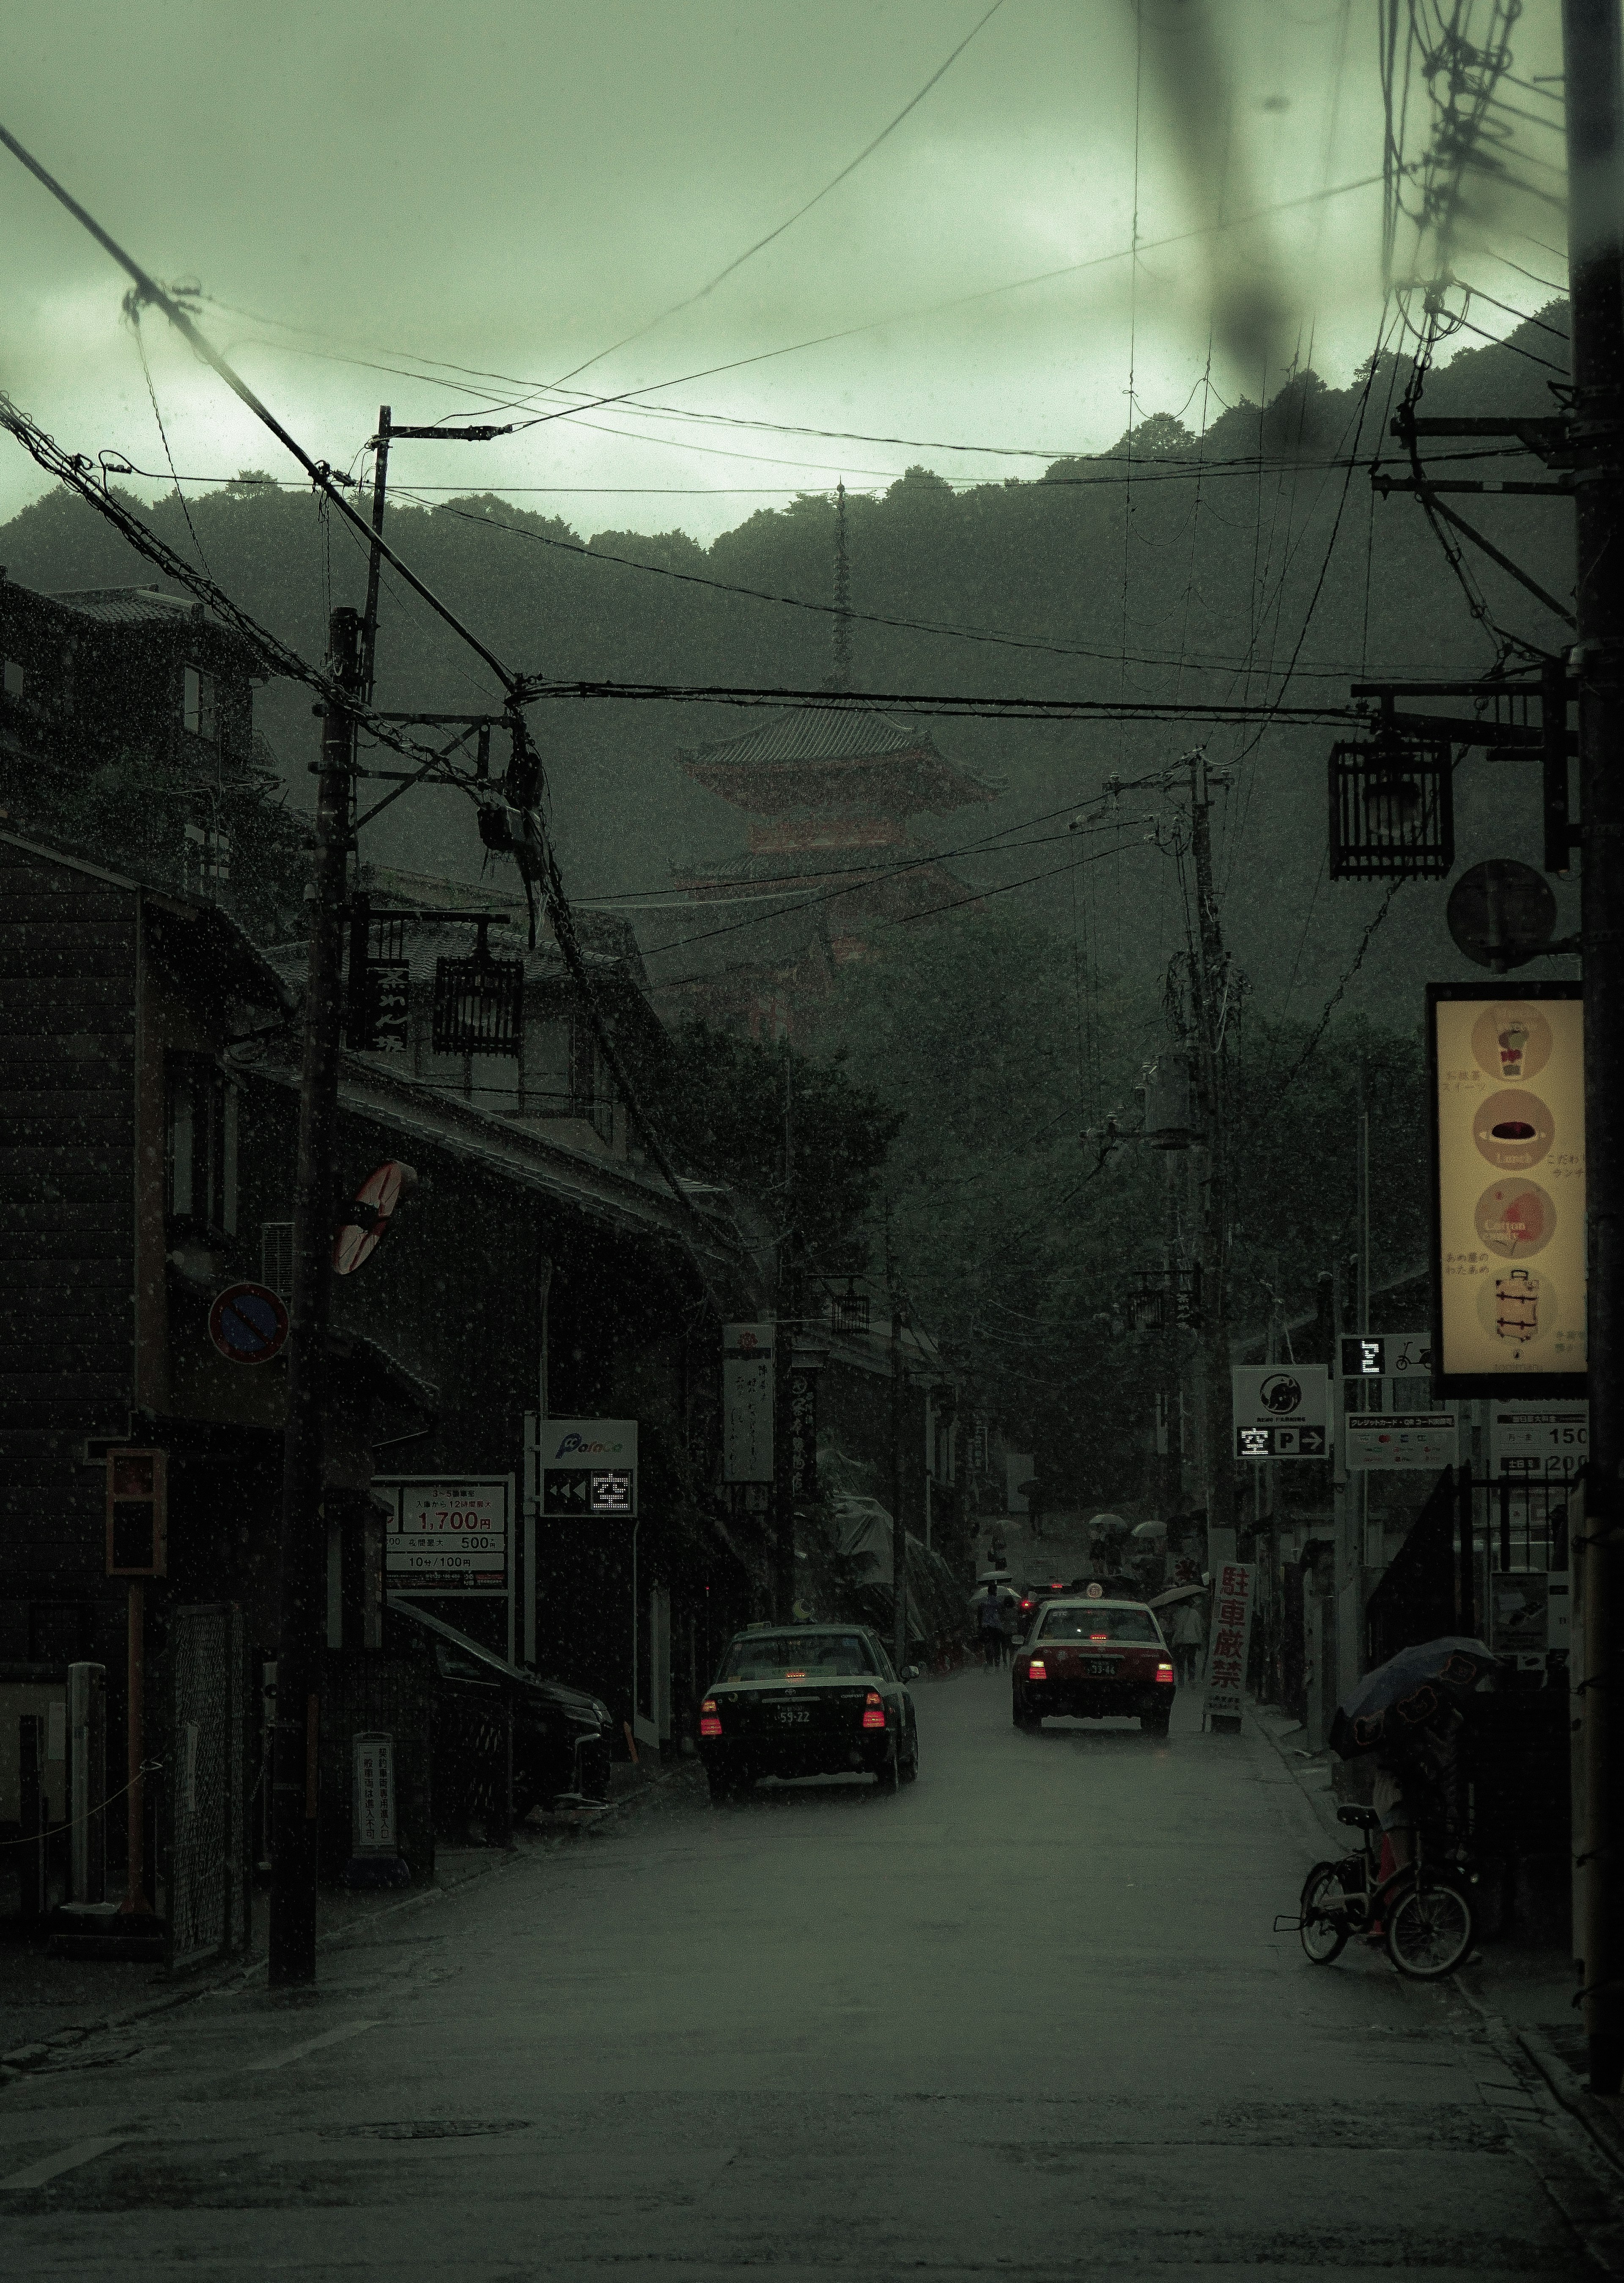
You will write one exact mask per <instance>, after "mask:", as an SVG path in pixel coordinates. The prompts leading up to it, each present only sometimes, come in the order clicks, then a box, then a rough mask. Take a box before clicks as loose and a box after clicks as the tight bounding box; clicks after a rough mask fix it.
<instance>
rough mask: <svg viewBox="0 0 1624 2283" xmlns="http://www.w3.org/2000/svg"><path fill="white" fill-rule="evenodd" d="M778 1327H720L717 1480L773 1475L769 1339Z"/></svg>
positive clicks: (769, 1478) (758, 1479)
mask: <svg viewBox="0 0 1624 2283" xmlns="http://www.w3.org/2000/svg"><path fill="white" fill-rule="evenodd" d="M776 1329H777V1327H776V1326H775V1325H773V1324H771V1323H765V1324H724V1325H723V1327H722V1480H723V1481H724V1482H725V1483H770V1482H771V1481H772V1479H773V1335H774V1333H775V1331H776Z"/></svg>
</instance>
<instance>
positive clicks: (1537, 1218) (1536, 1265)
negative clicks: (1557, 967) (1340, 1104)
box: [1426, 983, 1585, 1397]
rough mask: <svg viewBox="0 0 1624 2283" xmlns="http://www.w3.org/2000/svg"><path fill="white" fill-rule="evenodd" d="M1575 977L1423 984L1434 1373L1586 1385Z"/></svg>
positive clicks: (1547, 1385)
mask: <svg viewBox="0 0 1624 2283" xmlns="http://www.w3.org/2000/svg"><path fill="white" fill-rule="evenodd" d="M1579 992H1580V986H1579V985H1578V984H1576V983H1535V984H1528V985H1526V986H1524V987H1523V989H1522V990H1521V991H1520V992H1512V993H1506V994H1505V995H1504V996H1503V997H1491V996H1490V995H1489V994H1488V993H1486V992H1484V991H1482V990H1481V989H1480V988H1476V987H1474V986H1471V985H1467V984H1451V983H1433V984H1429V985H1428V986H1427V992H1426V1002H1427V1047H1428V1061H1429V1064H1430V1072H1431V1079H1432V1096H1433V1208H1434V1210H1433V1294H1434V1303H1433V1314H1434V1325H1433V1330H1434V1340H1433V1355H1434V1387H1435V1389H1436V1391H1437V1392H1438V1393H1439V1394H1441V1395H1444V1396H1451V1395H1465V1396H1490V1397H1492V1396H1509V1395H1511V1393H1512V1392H1513V1391H1515V1390H1516V1389H1517V1388H1518V1387H1519V1386H1530V1387H1532V1388H1533V1389H1535V1391H1537V1392H1539V1393H1540V1394H1542V1395H1575V1396H1580V1395H1582V1394H1583V1393H1584V1391H1585V1376H1584V1375H1585V1225H1584V1224H1585V1179H1584V1167H1585V1155H1584V1029H1583V1024H1584V1012H1583V1009H1582V1007H1581V1003H1580V997H1579Z"/></svg>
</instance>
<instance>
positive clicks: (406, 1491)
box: [372, 1475, 513, 1595]
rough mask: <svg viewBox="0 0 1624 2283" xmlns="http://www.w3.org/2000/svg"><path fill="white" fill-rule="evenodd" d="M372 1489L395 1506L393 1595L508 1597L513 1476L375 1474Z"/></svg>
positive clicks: (389, 1547) (388, 1570)
mask: <svg viewBox="0 0 1624 2283" xmlns="http://www.w3.org/2000/svg"><path fill="white" fill-rule="evenodd" d="M372 1487H373V1489H374V1490H375V1491H377V1492H379V1493H380V1494H381V1495H382V1496H383V1497H385V1498H386V1499H390V1500H392V1502H393V1506H394V1512H393V1514H392V1516H391V1517H390V1521H389V1526H388V1529H387V1531H386V1532H385V1541H384V1574H385V1584H386V1585H387V1586H388V1588H389V1590H390V1592H391V1593H435V1594H439V1593H456V1594H459V1595H460V1594H469V1593H503V1594H505V1593H507V1591H508V1586H509V1577H510V1574H511V1573H510V1568H509V1564H510V1562H511V1560H512V1512H513V1477H512V1476H511V1475H482V1476H471V1477H463V1476H455V1475H417V1476H397V1477H394V1478H392V1479H388V1478H385V1477H378V1476H376V1475H375V1476H374V1477H373V1479H372Z"/></svg>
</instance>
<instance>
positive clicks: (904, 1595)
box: [891, 1287, 908, 1672]
mask: <svg viewBox="0 0 1624 2283" xmlns="http://www.w3.org/2000/svg"><path fill="white" fill-rule="evenodd" d="M906 1385H907V1383H906V1381H905V1378H904V1376H903V1368H902V1305H901V1303H900V1302H899V1301H898V1299H897V1294H896V1290H895V1288H894V1287H893V1289H892V1292H891V1603H892V1618H891V1663H892V1664H894V1665H895V1666H896V1668H897V1671H898V1672H900V1671H902V1668H903V1666H904V1665H905V1664H906V1663H907V1661H908V1518H907V1516H906V1514H905V1512H904V1511H903V1506H904V1492H905V1484H906V1479H907V1477H906V1461H905V1453H904V1449H903V1411H904V1397H905V1393H906Z"/></svg>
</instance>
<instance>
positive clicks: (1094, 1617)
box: [1040, 1602, 1162, 1643]
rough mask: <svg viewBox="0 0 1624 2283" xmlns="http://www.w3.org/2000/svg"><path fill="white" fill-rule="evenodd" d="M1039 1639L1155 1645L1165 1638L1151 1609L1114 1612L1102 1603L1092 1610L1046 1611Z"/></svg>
mask: <svg viewBox="0 0 1624 2283" xmlns="http://www.w3.org/2000/svg"><path fill="white" fill-rule="evenodd" d="M1040 1638H1041V1639H1042V1640H1074V1641H1085V1640H1110V1641H1147V1642H1153V1643H1154V1642H1155V1641H1158V1640H1161V1638H1162V1636H1161V1634H1160V1633H1158V1632H1157V1631H1156V1621H1155V1619H1154V1617H1152V1616H1151V1614H1150V1611H1149V1610H1148V1609H1113V1608H1112V1607H1111V1605H1110V1604H1109V1603H1108V1602H1102V1603H1101V1604H1100V1606H1099V1608H1097V1609H1045V1611H1044V1616H1043V1629H1042V1632H1041V1635H1040Z"/></svg>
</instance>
